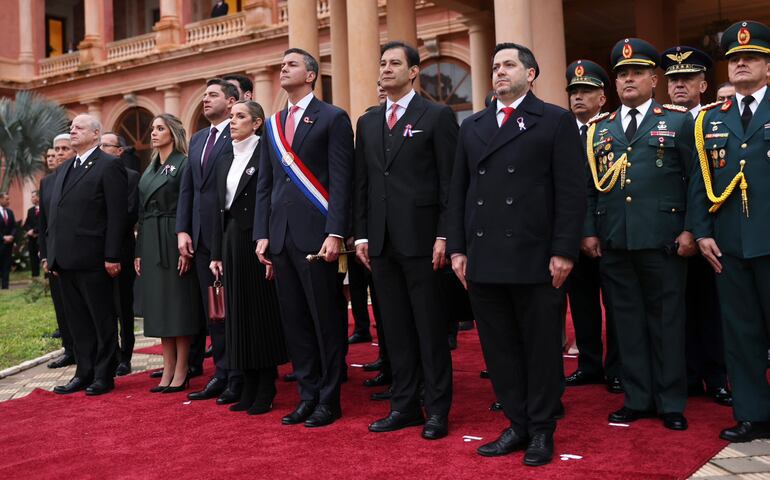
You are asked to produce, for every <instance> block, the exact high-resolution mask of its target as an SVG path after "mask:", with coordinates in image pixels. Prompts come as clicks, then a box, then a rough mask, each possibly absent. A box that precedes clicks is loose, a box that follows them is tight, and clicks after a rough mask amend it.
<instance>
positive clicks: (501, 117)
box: [497, 93, 527, 127]
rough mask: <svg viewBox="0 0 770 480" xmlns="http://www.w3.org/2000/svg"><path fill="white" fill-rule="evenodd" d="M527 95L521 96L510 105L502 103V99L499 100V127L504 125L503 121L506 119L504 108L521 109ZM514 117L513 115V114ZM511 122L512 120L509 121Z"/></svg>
mask: <svg viewBox="0 0 770 480" xmlns="http://www.w3.org/2000/svg"><path fill="white" fill-rule="evenodd" d="M526 96H527V94H526V93H525V94H524V95H522V96H520V97H519V98H517V99H516V100H514V101H513V103H511V104H510V105H506V104H504V103H503V102H501V101H500V99H498V100H497V126H498V127H499V126H501V125H502V124H503V119H504V118H505V112H504V111H503V108H505V107H513V108H514V109H517V108H519V105H521V102H523V101H524V97H526ZM511 115H513V114H511ZM508 120H510V118H509V119H508Z"/></svg>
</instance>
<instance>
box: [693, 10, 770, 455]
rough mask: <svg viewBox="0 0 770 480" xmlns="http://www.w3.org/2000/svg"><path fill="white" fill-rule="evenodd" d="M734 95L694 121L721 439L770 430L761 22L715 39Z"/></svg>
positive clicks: (698, 230)
mask: <svg viewBox="0 0 770 480" xmlns="http://www.w3.org/2000/svg"><path fill="white" fill-rule="evenodd" d="M721 46H722V50H723V51H724V52H725V56H726V57H727V61H728V67H727V68H728V77H729V79H730V82H731V83H732V84H733V85H734V86H735V92H736V93H735V98H734V99H731V100H727V101H725V102H722V103H718V104H712V105H707V106H706V107H704V108H703V111H701V113H700V115H699V116H698V118H697V120H696V122H695V146H696V155H695V159H696V161H697V163H698V166H697V167H696V172H697V174H698V175H697V177H696V178H697V181H696V182H694V183H693V185H692V189H691V192H690V193H691V197H690V200H691V204H692V207H693V210H694V211H695V213H696V215H695V218H694V221H693V226H694V230H693V233H694V234H695V237H696V238H697V240H698V247H699V248H700V251H701V253H702V254H703V256H704V257H706V260H708V262H709V263H710V264H711V266H712V267H713V268H714V271H716V272H717V276H716V277H717V292H718V294H719V301H720V306H721V314H722V326H723V330H724V341H725V353H726V355H725V358H726V363H727V373H728V376H729V378H730V382H731V384H732V387H733V416H734V417H735V420H737V422H738V423H737V424H736V425H735V426H733V427H731V428H727V429H725V430H723V431H722V433H721V434H720V437H721V438H723V439H724V440H728V441H731V442H747V441H751V440H754V439H757V438H770V385H768V380H767V376H766V375H767V374H766V368H767V348H768V345H770V222H769V221H768V219H770V92H769V91H768V88H767V82H768V78H770V28H768V27H767V26H766V25H763V24H761V23H758V22H752V21H742V22H738V23H735V24H733V25H732V26H730V27H729V28H728V29H727V30H725V32H724V35H723V36H722V40H721Z"/></svg>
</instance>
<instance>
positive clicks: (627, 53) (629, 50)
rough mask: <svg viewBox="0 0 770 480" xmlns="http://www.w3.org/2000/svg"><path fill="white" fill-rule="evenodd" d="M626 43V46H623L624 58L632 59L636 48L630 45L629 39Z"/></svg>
mask: <svg viewBox="0 0 770 480" xmlns="http://www.w3.org/2000/svg"><path fill="white" fill-rule="evenodd" d="M625 42H626V44H625V45H623V58H631V57H633V56H634V48H633V47H632V46H631V44H630V43H628V39H626V40H625Z"/></svg>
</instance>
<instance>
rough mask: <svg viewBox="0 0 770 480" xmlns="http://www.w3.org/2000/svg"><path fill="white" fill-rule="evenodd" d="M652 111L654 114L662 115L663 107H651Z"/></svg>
mask: <svg viewBox="0 0 770 480" xmlns="http://www.w3.org/2000/svg"><path fill="white" fill-rule="evenodd" d="M652 113H654V114H655V115H663V109H661V108H660V107H655V108H653V109H652Z"/></svg>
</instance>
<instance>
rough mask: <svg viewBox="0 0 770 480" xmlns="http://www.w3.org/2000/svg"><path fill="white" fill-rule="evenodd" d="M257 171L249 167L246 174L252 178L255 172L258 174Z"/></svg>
mask: <svg viewBox="0 0 770 480" xmlns="http://www.w3.org/2000/svg"><path fill="white" fill-rule="evenodd" d="M256 171H257V169H256V168H254V167H249V168H247V169H246V172H245V173H246V175H248V176H252V175H254V172H256Z"/></svg>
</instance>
